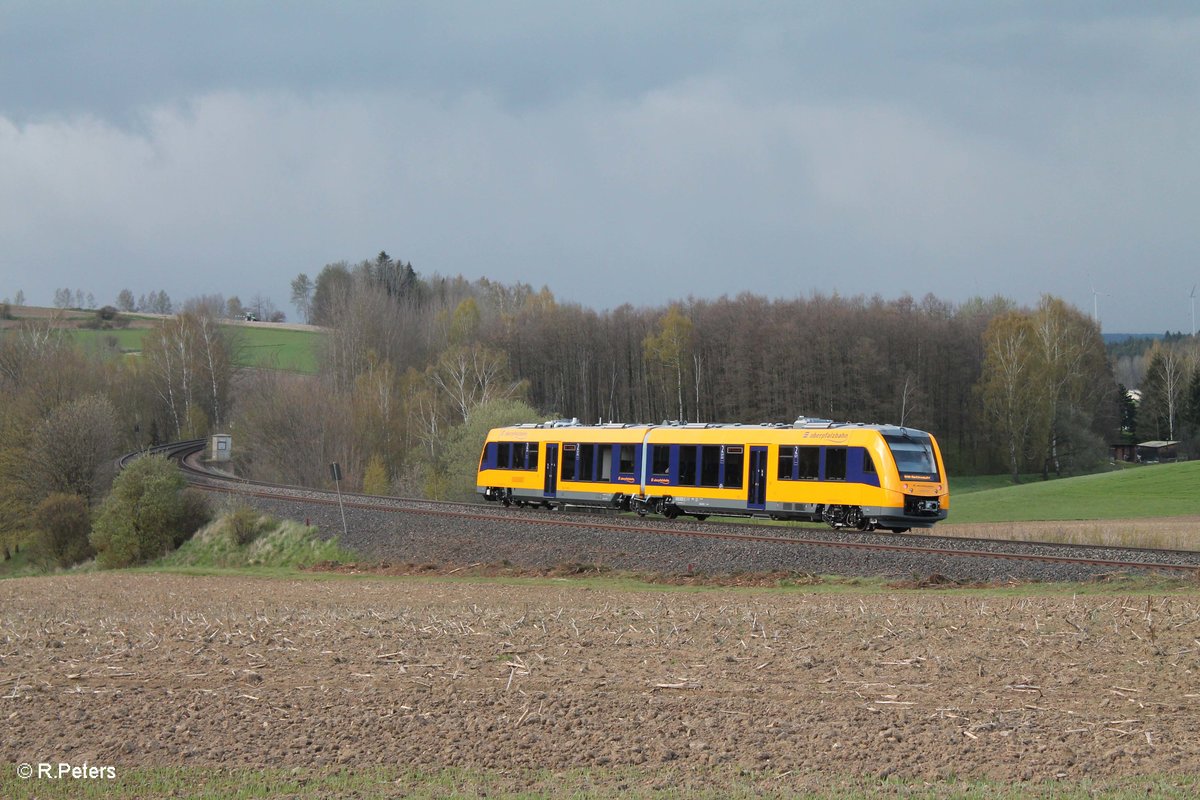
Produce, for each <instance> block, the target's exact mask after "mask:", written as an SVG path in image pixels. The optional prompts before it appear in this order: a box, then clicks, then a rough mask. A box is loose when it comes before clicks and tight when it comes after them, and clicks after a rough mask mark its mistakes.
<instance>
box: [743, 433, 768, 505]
mask: <svg viewBox="0 0 1200 800" xmlns="http://www.w3.org/2000/svg"><path fill="white" fill-rule="evenodd" d="M766 507H767V448H765V447H751V448H750V494H749V496H748V497H747V501H746V508H748V509H751V510H752V511H762V510H764V509H765V508H766Z"/></svg>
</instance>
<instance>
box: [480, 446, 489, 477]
mask: <svg viewBox="0 0 1200 800" xmlns="http://www.w3.org/2000/svg"><path fill="white" fill-rule="evenodd" d="M487 450H488V446H487V443H486V442H485V443H484V445H483V453H481V454H480V456H479V469H480V471H483V470H485V469H487V468H488V466H487Z"/></svg>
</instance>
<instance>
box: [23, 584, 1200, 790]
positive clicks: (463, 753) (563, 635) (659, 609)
mask: <svg viewBox="0 0 1200 800" xmlns="http://www.w3.org/2000/svg"><path fill="white" fill-rule="evenodd" d="M0 608H3V609H4V611H3V617H2V619H0V719H4V720H5V727H4V730H5V733H4V736H3V737H2V741H0V763H9V764H12V763H21V762H37V761H52V762H54V761H60V760H66V761H71V762H73V763H80V762H83V761H84V760H87V761H88V762H89V763H93V764H112V765H116V766H118V767H133V766H164V765H181V764H182V765H196V766H205V765H213V766H217V765H220V766H225V767H230V766H233V767H236V766H245V767H288V766H298V767H314V766H317V767H319V766H323V765H330V766H332V765H345V766H349V767H354V766H366V765H397V766H405V767H409V766H411V767H419V768H423V769H434V770H436V769H440V768H444V767H466V768H472V769H481V770H520V769H524V768H530V769H533V768H547V769H551V770H566V769H572V768H578V767H606V766H607V767H613V768H620V767H627V766H628V767H641V768H643V769H656V768H659V766H660V765H669V766H670V768H671V769H689V768H691V767H700V766H705V767H708V766H727V767H734V768H744V769H749V770H753V771H755V772H756V773H767V774H775V775H779V774H789V773H790V774H795V775H796V776H797V777H799V776H801V775H812V774H814V773H828V774H839V775H858V774H865V775H876V776H886V775H897V776H905V777H914V778H926V779H939V778H944V777H947V776H951V775H954V776H959V777H980V778H993V779H1002V780H1007V779H1019V780H1028V779H1034V780H1041V779H1053V778H1055V777H1065V778H1068V779H1079V778H1082V777H1084V776H1087V777H1090V778H1103V777H1112V778H1118V777H1125V776H1130V775H1147V774H1160V773H1167V774H1174V773H1180V774H1182V773H1190V772H1194V770H1196V769H1197V767H1198V766H1200V735H1198V734H1200V714H1198V712H1200V679H1198V678H1197V669H1198V668H1200V602H1198V601H1197V599H1196V596H1195V595H1191V594H1189V595H1183V596H1176V597H1165V596H1164V597H1150V598H1147V597H1135V598H1122V597H1116V596H1089V597H1079V598H1070V597H1045V598H1033V599H1031V598H1014V599H1008V598H1004V599H997V598H994V597H993V598H980V597H970V596H961V595H955V596H947V595H941V594H938V593H935V592H930V593H925V594H920V593H899V594H895V595H861V596H860V595H853V594H848V595H841V594H802V593H765V592H756V593H748V592H737V591H732V590H710V591H705V592H701V593H690V592H662V593H656V592H649V593H647V592H636V593H635V592H615V591H614V592H609V591H605V590H599V589H588V588H583V587H580V586H578V585H576V584H571V583H570V582H564V584H563V585H562V586H545V585H537V586H505V585H494V584H476V583H469V582H452V581H432V582H425V581H396V580H379V579H354V580H331V581H307V580H305V581H279V580H268V579H254V578H225V577H186V576H175V575H161V574H157V575H133V574H118V575H114V574H97V575H81V576H68V577H57V578H47V579H33V580H12V581H6V582H4V583H2V584H0Z"/></svg>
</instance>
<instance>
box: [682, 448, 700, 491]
mask: <svg viewBox="0 0 1200 800" xmlns="http://www.w3.org/2000/svg"><path fill="white" fill-rule="evenodd" d="M679 485H680V486H695V485H696V448H695V447H693V446H691V445H682V446H681V447H680V448H679Z"/></svg>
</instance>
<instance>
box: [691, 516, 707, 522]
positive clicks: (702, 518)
mask: <svg viewBox="0 0 1200 800" xmlns="http://www.w3.org/2000/svg"><path fill="white" fill-rule="evenodd" d="M692 516H693V517H695V518H696V519H698V520H700V521H701V522H704V520H706V519H708V514H692Z"/></svg>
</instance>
